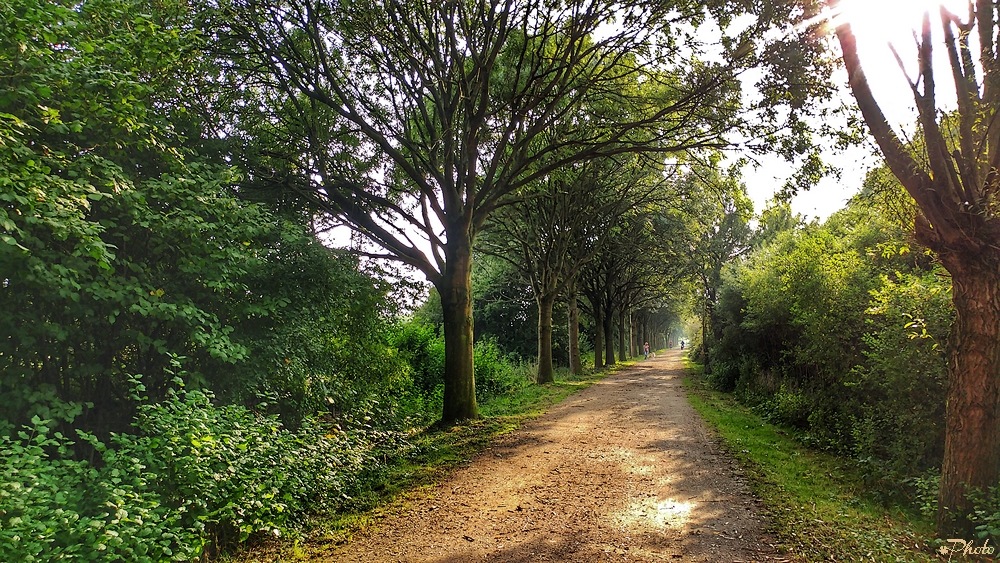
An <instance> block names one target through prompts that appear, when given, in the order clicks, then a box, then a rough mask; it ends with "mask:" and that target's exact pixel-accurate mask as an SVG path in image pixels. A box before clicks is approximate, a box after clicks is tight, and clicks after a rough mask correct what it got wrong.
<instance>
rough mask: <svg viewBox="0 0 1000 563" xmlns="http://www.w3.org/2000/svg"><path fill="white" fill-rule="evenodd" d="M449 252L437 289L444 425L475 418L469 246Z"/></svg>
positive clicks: (452, 249) (456, 246) (476, 415)
mask: <svg viewBox="0 0 1000 563" xmlns="http://www.w3.org/2000/svg"><path fill="white" fill-rule="evenodd" d="M449 242H451V241H449ZM449 250H450V251H451V252H449V256H448V261H447V268H446V270H445V272H444V274H443V275H442V276H441V282H440V285H439V286H438V288H437V289H438V293H440V295H441V309H442V313H443V323H444V406H443V409H442V413H441V422H443V423H445V424H450V423H454V422H459V421H462V420H468V419H473V418H479V407H478V405H477V404H476V380H475V371H474V366H473V361H472V340H473V331H472V329H473V324H472V323H473V320H472V243H471V241H469V242H468V243H467V244H464V243H458V244H455V245H454V246H453V247H451V248H449Z"/></svg>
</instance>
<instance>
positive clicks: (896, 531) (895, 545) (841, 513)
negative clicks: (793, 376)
mask: <svg viewBox="0 0 1000 563" xmlns="http://www.w3.org/2000/svg"><path fill="white" fill-rule="evenodd" d="M687 367H688V369H689V374H692V375H691V376H689V377H687V378H686V379H685V387H686V388H687V390H688V398H689V401H690V402H691V404H692V406H694V408H695V409H696V410H697V411H698V412H699V413H700V414H701V415H702V417H704V418H705V420H707V421H708V422H709V424H710V425H711V426H713V427H714V428H715V429H716V430H717V431H718V434H719V436H720V438H721V439H722V443H723V445H724V447H725V448H726V449H727V450H728V451H729V452H730V453H731V454H732V455H733V457H734V458H736V460H737V461H738V462H739V463H740V465H741V466H742V467H743V468H744V470H745V471H746V475H747V477H748V479H749V482H750V485H751V488H752V490H753V492H754V494H755V495H757V496H758V497H759V498H760V499H761V500H762V501H763V502H764V503H765V505H766V506H767V507H768V511H769V516H770V519H771V522H772V526H773V532H774V533H775V534H776V535H777V537H778V539H779V542H780V547H781V548H782V549H783V550H786V551H787V552H789V554H791V555H794V556H796V557H799V558H802V559H804V560H806V561H872V562H904V561H905V562H922V561H935V560H937V558H936V553H935V552H936V550H937V549H938V548H939V547H940V546H939V545H938V544H939V542H938V541H937V540H935V539H934V537H933V522H932V521H931V520H930V519H929V518H927V517H924V516H921V515H919V514H915V513H912V512H910V511H907V510H904V509H902V508H900V507H897V506H891V505H885V504H881V503H879V502H877V501H875V500H874V499H873V498H872V496H871V495H869V494H866V491H865V490H864V489H863V488H862V486H861V485H859V483H861V482H862V481H863V480H862V479H861V478H860V475H859V472H858V469H857V468H856V467H853V466H852V464H851V462H850V461H849V460H845V459H842V458H838V457H836V456H833V455H830V454H827V453H824V452H818V451H815V450H811V449H809V448H807V447H805V446H803V445H802V444H800V443H799V442H797V441H796V440H795V438H794V437H793V436H792V435H791V434H789V432H787V431H786V430H784V429H781V428H779V427H776V426H774V425H772V424H769V423H767V422H765V421H764V420H762V419H761V417H760V416H758V415H757V414H755V413H753V412H752V411H751V410H750V409H748V408H747V407H745V406H742V405H740V404H739V403H737V402H736V401H735V400H733V398H732V397H731V396H730V395H727V394H725V393H721V392H718V391H713V390H711V389H709V388H708V386H707V385H706V384H705V382H704V380H702V379H701V378H700V377H698V374H699V373H700V369H701V366H698V365H696V364H692V363H688V365H687Z"/></svg>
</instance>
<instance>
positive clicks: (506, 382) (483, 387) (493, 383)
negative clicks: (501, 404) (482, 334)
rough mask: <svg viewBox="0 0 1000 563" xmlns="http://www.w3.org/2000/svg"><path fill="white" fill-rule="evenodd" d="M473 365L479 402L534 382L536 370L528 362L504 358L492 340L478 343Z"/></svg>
mask: <svg viewBox="0 0 1000 563" xmlns="http://www.w3.org/2000/svg"><path fill="white" fill-rule="evenodd" d="M473 363H474V366H475V371H476V399H477V400H478V401H485V400H487V399H488V398H490V397H498V396H501V395H507V394H510V393H513V392H514V391H516V390H518V389H521V388H523V387H525V386H527V385H529V384H530V383H531V382H532V381H533V373H534V370H533V369H531V368H530V367H528V364H527V363H526V362H523V361H520V360H517V359H514V358H511V357H509V356H507V357H505V356H503V355H502V353H501V350H500V347H499V345H498V344H497V343H496V341H494V340H492V339H484V340H480V341H479V342H476V346H475V349H474V353H473Z"/></svg>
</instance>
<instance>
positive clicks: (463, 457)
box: [227, 362, 633, 563]
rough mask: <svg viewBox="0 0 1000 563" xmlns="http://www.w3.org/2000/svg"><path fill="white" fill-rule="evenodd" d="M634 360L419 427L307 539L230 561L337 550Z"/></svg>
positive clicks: (264, 561) (529, 388)
mask: <svg viewBox="0 0 1000 563" xmlns="http://www.w3.org/2000/svg"><path fill="white" fill-rule="evenodd" d="M632 363H633V362H625V363H620V364H617V365H616V366H614V367H612V368H611V369H610V370H605V371H601V372H594V371H586V372H585V373H584V374H582V375H579V376H574V375H571V374H570V373H569V372H568V371H566V370H559V371H557V373H556V381H555V382H554V383H551V384H546V385H534V384H530V385H524V386H519V387H517V388H516V389H514V390H513V391H511V392H509V393H507V394H504V395H497V396H493V397H490V398H489V399H487V400H486V401H484V402H483V403H482V404H481V405H480V413H481V414H482V415H483V418H481V419H479V420H476V421H470V422H468V423H465V424H462V425H457V426H453V427H449V428H439V427H437V426H435V425H429V426H426V427H423V428H419V429H415V430H414V432H413V434H412V436H411V437H410V439H409V443H410V444H412V447H411V448H410V449H409V450H407V451H406V452H405V455H401V456H400V457H398V458H395V459H386V460H383V461H384V464H383V468H384V469H383V470H382V471H381V472H380V473H379V474H378V475H376V476H371V481H370V482H371V486H370V487H369V488H368V489H367V490H366V491H364V492H363V493H360V494H357V495H356V496H355V498H353V499H351V502H350V503H348V504H347V505H346V506H345V507H344V508H343V509H342V510H340V511H338V512H337V513H335V514H328V515H322V516H319V517H317V518H316V519H315V520H314V522H313V523H312V528H311V530H309V531H308V532H307V533H306V534H305V535H304V536H303V538H301V539H300V540H298V541H294V542H292V541H273V542H270V543H267V544H259V545H256V546H252V547H250V548H248V549H246V550H244V551H242V552H241V553H238V554H236V555H234V556H232V557H230V558H229V559H228V560H227V561H229V563H271V562H278V561H295V560H308V559H312V558H317V557H322V556H323V555H324V554H325V553H328V552H331V551H335V550H336V549H337V548H338V547H339V546H341V545H343V544H345V543H347V542H348V541H350V539H351V537H352V536H353V535H354V534H356V533H358V532H360V531H363V530H370V529H371V528H373V527H377V526H379V525H380V523H381V522H382V521H383V519H384V518H385V517H386V516H389V515H392V514H395V513H398V512H400V511H403V510H405V509H406V508H407V506H408V503H409V502H410V501H411V500H415V499H419V498H421V497H422V496H425V495H428V494H430V489H431V488H432V487H434V485H436V484H437V483H439V482H440V481H441V480H442V479H444V478H445V477H446V476H447V475H448V474H449V473H450V472H451V471H452V470H454V469H455V468H457V467H459V466H462V465H463V464H467V463H469V462H470V460H471V458H472V457H473V456H474V455H475V454H476V453H477V452H479V451H481V450H483V449H484V448H486V447H487V446H488V445H489V444H490V443H492V442H493V441H494V440H496V439H497V438H499V437H500V436H503V435H504V434H507V433H509V432H511V431H513V430H516V429H517V428H518V427H520V426H521V425H522V424H523V423H524V422H526V421H528V420H531V419H533V418H536V417H538V416H540V415H541V414H543V413H544V412H545V411H546V410H547V409H548V408H549V407H551V406H552V405H555V404H557V403H559V402H560V401H562V400H563V399H565V398H566V397H567V396H569V395H570V394H572V393H575V392H576V391H579V390H581V389H585V388H587V387H589V386H590V385H593V384H594V383H596V382H597V381H599V380H600V379H602V378H604V377H605V376H607V375H608V374H610V373H613V372H614V371H617V370H618V369H622V368H624V367H628V366H630V365H632Z"/></svg>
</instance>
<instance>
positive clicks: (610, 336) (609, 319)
mask: <svg viewBox="0 0 1000 563" xmlns="http://www.w3.org/2000/svg"><path fill="white" fill-rule="evenodd" d="M604 348H605V349H606V351H607V354H606V356H605V362H604V365H606V366H613V365H615V312H614V310H613V309H612V308H611V307H610V306H609V307H608V308H607V309H605V310H604Z"/></svg>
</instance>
